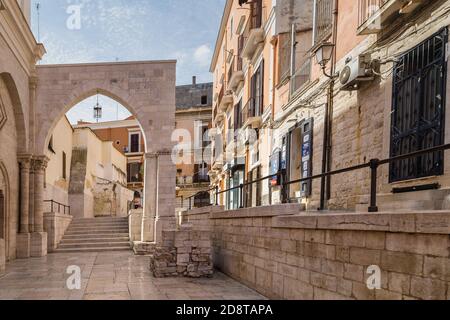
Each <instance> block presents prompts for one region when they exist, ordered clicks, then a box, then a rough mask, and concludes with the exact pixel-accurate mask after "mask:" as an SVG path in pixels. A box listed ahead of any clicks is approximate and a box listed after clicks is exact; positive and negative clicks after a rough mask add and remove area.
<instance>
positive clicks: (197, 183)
mask: <svg viewBox="0 0 450 320" xmlns="http://www.w3.org/2000/svg"><path fill="white" fill-rule="evenodd" d="M212 87H213V84H212V83H197V82H196V77H193V81H192V84H189V85H183V86H177V88H176V113H175V121H176V123H175V133H174V137H173V138H174V140H176V142H177V143H178V144H179V146H181V147H182V150H183V151H182V152H180V151H179V152H178V155H177V158H179V159H178V160H177V200H178V201H177V208H187V207H188V206H189V198H190V197H193V196H195V195H197V196H195V197H193V198H192V199H191V200H190V202H191V206H194V205H197V206H202V205H204V204H206V203H209V200H210V199H209V196H208V195H207V194H201V192H202V191H204V190H205V189H207V188H209V183H210V181H209V175H208V172H209V170H210V168H211V163H210V159H211V153H210V138H209V136H208V133H209V130H210V129H211V128H212V121H211V112H212V95H213V94H212V92H213V90H212ZM197 193H199V194H197Z"/></svg>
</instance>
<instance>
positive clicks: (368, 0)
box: [358, 0, 424, 35]
mask: <svg viewBox="0 0 450 320" xmlns="http://www.w3.org/2000/svg"><path fill="white" fill-rule="evenodd" d="M423 2H424V0H411V1H406V2H405V1H400V0H358V22H359V23H358V26H359V27H358V34H359V35H366V34H374V33H379V32H380V31H381V30H383V28H384V27H385V26H386V25H387V22H388V21H390V20H391V19H393V18H394V17H396V16H398V15H399V14H408V13H411V12H413V11H414V10H415V9H416V8H417V7H419V6H420V5H421V4H422V3H423Z"/></svg>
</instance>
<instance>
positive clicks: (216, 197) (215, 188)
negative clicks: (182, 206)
mask: <svg viewBox="0 0 450 320" xmlns="http://www.w3.org/2000/svg"><path fill="white" fill-rule="evenodd" d="M213 190H214V191H215V200H216V201H215V205H216V206H218V205H219V187H218V186H215V187H214V188H211V189H208V190H204V191H199V192H197V193H196V194H194V195H192V196H190V197H188V198H186V199H187V200H189V210H192V199H194V202H195V197H196V196H198V195H200V194H202V193H206V192H211V191H213ZM194 204H195V203H194Z"/></svg>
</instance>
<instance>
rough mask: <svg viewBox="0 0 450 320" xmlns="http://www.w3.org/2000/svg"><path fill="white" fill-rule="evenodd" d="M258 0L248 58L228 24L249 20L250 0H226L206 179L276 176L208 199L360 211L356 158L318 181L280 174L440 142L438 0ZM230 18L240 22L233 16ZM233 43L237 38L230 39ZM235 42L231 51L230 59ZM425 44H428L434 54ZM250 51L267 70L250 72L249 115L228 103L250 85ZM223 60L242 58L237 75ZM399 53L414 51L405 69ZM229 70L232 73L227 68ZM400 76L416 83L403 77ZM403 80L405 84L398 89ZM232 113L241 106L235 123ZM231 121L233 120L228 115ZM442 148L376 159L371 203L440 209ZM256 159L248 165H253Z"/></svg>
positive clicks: (366, 191) (364, 190)
mask: <svg viewBox="0 0 450 320" xmlns="http://www.w3.org/2000/svg"><path fill="white" fill-rule="evenodd" d="M269 2H270V1H269ZM269 2H268V3H266V2H265V1H263V2H262V7H263V10H262V12H263V14H262V21H263V23H262V25H263V27H262V29H261V30H264V31H265V32H264V33H263V32H262V31H261V30H260V31H258V30H256V31H253V33H252V36H251V37H250V39H253V38H252V37H253V35H254V34H255V32H256V34H260V35H264V37H263V36H261V37H260V38H256V39H257V40H256V43H257V45H256V48H257V49H256V50H255V52H254V56H252V57H250V59H249V58H248V57H249V56H248V52H250V51H251V50H250V49H251V48H252V46H250V47H249V45H246V42H245V40H246V39H248V37H245V34H246V33H245V29H240V26H241V25H242V24H243V25H245V21H251V19H249V17H247V16H246V15H245V14H244V13H245V12H250V17H252V16H253V18H254V15H255V14H254V12H259V9H258V8H260V4H259V2H258V1H256V2H255V1H252V3H247V2H245V1H244V3H243V4H242V8H246V9H251V10H243V9H242V8H241V6H240V2H239V1H227V4H226V7H225V11H224V16H223V21H222V25H221V29H220V32H219V36H218V41H217V44H216V51H215V55H214V58H213V61H212V65H211V71H212V72H213V73H214V90H215V98H217V100H216V102H215V106H214V110H215V111H213V120H214V125H215V127H216V129H217V132H215V134H217V135H219V136H220V138H218V139H216V141H219V146H218V147H216V148H215V152H216V153H219V157H218V158H217V154H216V155H215V156H216V158H214V160H213V168H212V169H213V170H212V172H211V174H212V178H213V179H212V181H213V186H215V185H217V186H219V187H220V189H221V190H226V189H229V188H231V187H236V186H237V187H239V185H240V184H242V183H245V182H248V181H252V180H257V179H258V177H265V176H267V175H271V174H279V177H280V178H279V179H278V181H277V179H273V180H272V181H270V183H269V180H265V181H263V182H261V183H256V184H253V185H252V186H251V187H250V186H249V187H247V186H245V187H244V188H243V196H242V197H241V196H240V192H239V189H235V190H233V191H229V192H225V193H222V194H221V195H220V202H221V204H223V205H225V206H226V207H227V208H229V209H236V208H239V207H248V206H259V205H268V204H276V203H285V202H295V203H302V204H303V206H304V208H305V209H307V210H316V209H317V208H320V209H339V210H341V209H345V210H351V211H352V210H364V211H367V210H368V207H369V206H370V203H369V195H370V189H371V184H370V168H368V166H367V167H366V168H362V169H359V170H355V171H352V172H350V173H345V174H341V175H338V176H333V177H332V178H329V179H323V181H322V179H314V181H305V180H303V181H301V182H298V183H293V184H288V185H285V186H284V187H283V188H282V186H281V185H280V182H281V181H296V180H299V179H306V178H308V177H310V176H313V175H319V174H321V173H325V172H330V171H333V170H339V169H343V168H348V167H352V166H358V165H362V164H368V162H369V161H370V160H371V159H380V160H381V159H387V158H390V157H394V156H402V155H405V154H408V153H411V152H415V151H419V150H423V149H427V148H431V147H436V146H438V145H443V144H445V143H446V137H447V134H446V131H445V129H444V128H445V127H446V121H447V120H446V119H447V113H445V112H444V111H443V110H445V106H447V104H448V102H447V101H446V99H445V96H446V92H447V91H448V85H449V84H448V81H447V74H446V73H447V71H446V70H447V63H448V62H447V60H448V56H447V54H446V53H445V52H446V51H445V50H447V49H445V48H448V36H447V28H448V21H446V20H445V19H444V18H439V19H438V18H436V17H438V16H440V15H439V13H440V12H443V11H445V10H446V6H447V4H446V3H445V2H444V1H426V3H424V4H421V5H418V4H416V3H415V4H410V5H408V4H407V3H403V2H402V1H388V2H386V3H384V2H383V3H382V4H376V5H375V6H369V5H368V4H367V3H366V2H364V1H360V2H351V3H350V2H343V1H333V0H329V1H325V0H316V1H306V0H305V1H296V2H295V3H294V5H292V4H291V2H290V1H277V2H276V5H275V4H274V3H271V2H270V3H269ZM252 12H253V13H252ZM264 12H266V13H264ZM236 16H237V17H238V18H237V20H238V21H240V22H238V23H237V24H236V23H235V21H236ZM258 19H259V18H256V20H258ZM253 20H255V18H254V19H253ZM241 21H244V22H243V23H241ZM248 23H251V22H248ZM408 23H414V24H416V25H417V26H419V25H420V26H423V27H420V28H418V29H420V32H419V31H414V30H413V29H411V28H408V27H407V25H408ZM399 26H401V28H399ZM242 30H244V31H242ZM269 30H270V32H269ZM241 31H242V32H243V33H242V34H241ZM258 32H259V33H258ZM240 36H242V38H239V37H240ZM397 37H398V38H399V39H400V40H399V39H397ZM239 39H243V40H242V41H243V42H242V43H243V45H241V46H240V47H239V41H240V40H239ZM236 46H237V49H236ZM239 48H241V51H240V54H238V55H236V50H238V49H239ZM327 48H331V49H330V50H331V51H329V54H330V57H328V58H327V60H326V61H324V60H323V59H322V62H323V65H324V70H322V66H321V65H319V64H318V60H321V59H319V58H320V57H318V54H320V53H321V52H324V51H322V50H321V49H323V50H325V51H326V50H327ZM425 48H426V49H427V50H434V51H433V54H434V56H432V57H435V60H432V58H431V57H430V55H429V54H428V53H426V50H425ZM421 50H422V51H421ZM416 56H417V57H418V58H416ZM239 57H241V60H239ZM258 57H259V58H260V59H261V60H263V59H264V61H265V66H271V67H269V68H265V74H264V76H263V77H262V78H263V79H265V80H263V81H262V83H263V85H262V88H263V90H262V92H263V93H264V94H263V95H262V96H263V98H262V101H263V102H262V105H263V107H262V109H261V110H262V112H261V116H258V117H248V118H246V115H247V111H246V110H244V109H245V108H243V109H239V105H238V107H237V108H235V107H234V106H233V105H234V104H236V103H237V102H239V101H240V100H239V99H238V97H239V96H237V94H239V92H241V91H240V90H241V89H240V88H241V87H242V89H243V90H242V91H243V92H244V93H243V101H246V100H248V99H247V98H248V95H247V97H246V96H245V95H246V93H247V94H248V93H250V97H251V93H252V92H258V90H257V89H252V81H251V80H250V81H248V79H251V76H252V73H253V72H255V71H254V70H255V69H254V70H253V71H251V67H252V65H256V67H257V63H258V61H257V59H258ZM233 58H236V59H238V60H239V61H240V62H241V61H242V65H243V67H242V71H238V72H234V73H233V72H231V71H230V72H228V73H227V72H226V71H227V70H228V68H229V67H230V68H231V69H229V70H233V69H232V63H231V61H232V60H233ZM408 59H416V60H414V63H416V66H415V69H412V67H410V68H411V69H408V70H404V69H405V68H406V67H408V65H407V64H408V63H413V62H412V60H408ZM424 59H425V60H424ZM427 59H428V60H427ZM439 59H440V60H439ZM423 61H428V62H429V63H432V64H431V65H426V64H423V63H424V62H423ZM240 62H239V63H240ZM421 63H422V65H421ZM253 67H254V66H253ZM237 68H238V70H239V69H240V65H239V64H238V67H237ZM249 72H250V75H249ZM405 72H406V73H405ZM408 72H409V76H408V75H407V74H408ZM419 75H422V76H419ZM410 77H413V78H412V79H415V80H416V81H417V82H415V83H409V82H408V81H411V78H410ZM423 77H425V79H427V81H429V83H427V84H426V85H425V84H424V83H423V82H420V80H421V79H422V78H423ZM236 79H238V80H236ZM254 82H257V79H256V80H254ZM254 82H253V83H254ZM237 83H239V85H237ZM229 85H231V88H229V90H228V91H227V87H228V86H229ZM235 85H236V87H234V86H235ZM411 85H413V87H409V88H410V89H408V88H407V87H405V86H411ZM222 88H224V89H223V90H222ZM246 88H247V89H246ZM253 88H254V85H253ZM411 88H412V89H411ZM233 90H234V91H233ZM255 90H256V91H255ZM411 90H412V91H411ZM413 94H415V98H414V99H413V98H411V96H412V95H413ZM419 101H424V102H419ZM423 103H425V105H426V106H427V108H428V109H427V108H424V107H423V105H424V104H423ZM221 106H222V109H221V108H220V107H221ZM232 110H244V111H243V112H240V113H239V112H238V111H236V112H230V111H232ZM239 114H241V115H242V114H243V116H242V117H241V118H242V119H243V120H242V121H240V120H241V118H240V117H239V116H238V115H239ZM393 115H395V116H393ZM396 117H397V118H396ZM236 118H237V119H238V121H237V122H235V121H233V119H236ZM246 122H247V123H246ZM249 124H250V127H252V128H253V129H254V131H253V133H252V134H253V136H256V141H257V142H256V143H255V142H254V141H255V140H253V141H250V140H251V139H250V138H251V134H250V133H248V132H246V130H247V128H248V127H249V126H248V125H249ZM233 127H234V128H239V129H240V130H239V131H240V133H238V134H236V133H235V136H238V138H237V139H234V140H235V141H240V153H239V148H237V150H236V148H235V146H234V145H233V144H232V143H231V144H230V141H233V139H232V138H230V137H229V134H228V131H229V130H227V128H233ZM255 129H256V130H255ZM235 131H236V130H235ZM230 145H231V148H232V151H233V152H234V155H233V154H232V155H231V156H229V157H228V158H227V157H222V153H221V152H220V151H219V150H220V149H221V148H222V147H223V149H224V150H225V152H224V154H225V155H226V151H227V148H230ZM256 147H257V148H256ZM255 150H258V151H257V152H255ZM445 154H446V153H445V152H435V153H430V154H425V155H422V156H419V157H412V158H410V159H406V160H402V161H392V162H391V164H384V165H380V166H379V168H378V170H377V178H378V179H377V182H376V191H377V193H378V198H379V201H378V202H379V206H378V209H379V210H393V209H398V208H409V209H442V208H446V206H447V197H448V192H447V191H446V189H447V187H446V182H445V181H447V178H446V176H447V174H446V168H447V165H446V161H445ZM257 165H259V166H260V168H261V169H260V172H258V171H256V172H255V171H254V168H255V166H257ZM233 167H235V168H234V169H233ZM230 177H232V179H230ZM227 179H228V180H229V183H227V181H226V180H227ZM280 179H282V180H281V181H280ZM322 185H324V187H323V188H322ZM321 190H324V191H323V193H322V191H321ZM411 191H412V193H411ZM414 191H415V192H416V193H414ZM236 198H238V200H235V199H236ZM418 198H419V199H420V200H418ZM230 199H231V200H230ZM255 199H256V200H255ZM241 202H242V203H241ZM372 209H377V208H372Z"/></svg>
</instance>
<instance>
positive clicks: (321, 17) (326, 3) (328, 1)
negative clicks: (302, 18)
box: [314, 0, 334, 45]
mask: <svg viewBox="0 0 450 320" xmlns="http://www.w3.org/2000/svg"><path fill="white" fill-rule="evenodd" d="M333 1H334V0H315V1H314V22H315V23H314V45H316V44H318V43H320V42H322V41H324V40H326V39H327V38H328V37H329V36H331V31H332V28H333V24H332V22H333Z"/></svg>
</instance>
